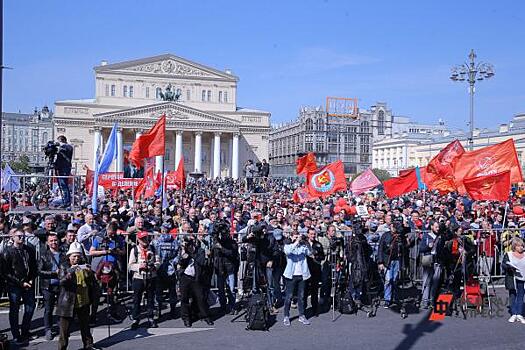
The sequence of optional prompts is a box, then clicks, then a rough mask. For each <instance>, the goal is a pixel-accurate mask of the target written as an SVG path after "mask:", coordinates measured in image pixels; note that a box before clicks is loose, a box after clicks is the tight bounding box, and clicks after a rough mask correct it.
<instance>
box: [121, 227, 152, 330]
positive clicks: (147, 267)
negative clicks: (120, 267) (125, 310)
mask: <svg viewBox="0 0 525 350" xmlns="http://www.w3.org/2000/svg"><path fill="white" fill-rule="evenodd" d="M137 239H138V244H137V246H135V247H134V248H133V249H132V250H131V252H130V254H129V263H128V269H129V271H132V272H133V282H132V288H133V323H132V324H131V329H137V328H138V326H139V322H140V302H141V300H142V295H143V294H144V293H146V295H147V297H146V300H147V303H148V318H149V319H150V326H151V327H153V328H156V327H157V319H156V318H153V317H154V309H155V305H154V296H155V291H156V283H157V269H158V268H159V266H160V258H159V256H158V255H157V254H155V251H154V249H153V247H152V246H151V245H150V240H149V235H148V232H146V231H142V232H139V233H138V234H137Z"/></svg>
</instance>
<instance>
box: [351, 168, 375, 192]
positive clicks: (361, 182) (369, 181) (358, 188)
mask: <svg viewBox="0 0 525 350" xmlns="http://www.w3.org/2000/svg"><path fill="white" fill-rule="evenodd" d="M378 185H381V181H379V179H378V178H377V176H375V175H374V172H373V171H372V169H370V168H368V169H366V170H365V171H363V173H362V174H361V175H359V176H358V177H356V178H355V179H354V181H352V183H351V184H350V190H351V191H352V193H353V194H355V195H360V194H361V193H364V192H366V191H368V190H369V189H372V188H374V187H376V186H378Z"/></svg>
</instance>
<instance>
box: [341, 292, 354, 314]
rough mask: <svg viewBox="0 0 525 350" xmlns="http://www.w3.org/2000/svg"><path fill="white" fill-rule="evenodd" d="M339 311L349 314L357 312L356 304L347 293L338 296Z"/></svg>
mask: <svg viewBox="0 0 525 350" xmlns="http://www.w3.org/2000/svg"><path fill="white" fill-rule="evenodd" d="M338 306H339V312H340V313H342V314H343V315H351V314H355V313H357V305H356V303H355V301H354V298H352V296H351V295H350V294H348V293H345V294H342V293H341V295H340V297H339V305H338Z"/></svg>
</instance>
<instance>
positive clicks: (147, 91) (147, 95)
mask: <svg viewBox="0 0 525 350" xmlns="http://www.w3.org/2000/svg"><path fill="white" fill-rule="evenodd" d="M146 98H149V86H147V87H146Z"/></svg>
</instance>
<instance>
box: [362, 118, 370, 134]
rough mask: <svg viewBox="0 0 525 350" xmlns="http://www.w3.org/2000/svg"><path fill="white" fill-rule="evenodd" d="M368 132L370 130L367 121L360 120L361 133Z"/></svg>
mask: <svg viewBox="0 0 525 350" xmlns="http://www.w3.org/2000/svg"><path fill="white" fill-rule="evenodd" d="M369 132H370V127H369V124H368V122H367V121H366V120H365V121H362V122H361V133H369Z"/></svg>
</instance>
